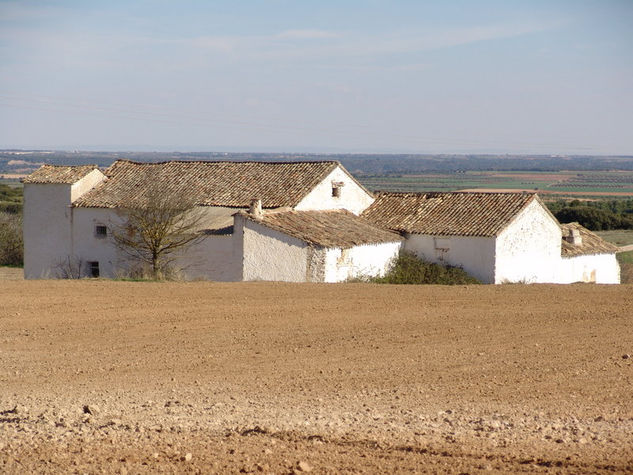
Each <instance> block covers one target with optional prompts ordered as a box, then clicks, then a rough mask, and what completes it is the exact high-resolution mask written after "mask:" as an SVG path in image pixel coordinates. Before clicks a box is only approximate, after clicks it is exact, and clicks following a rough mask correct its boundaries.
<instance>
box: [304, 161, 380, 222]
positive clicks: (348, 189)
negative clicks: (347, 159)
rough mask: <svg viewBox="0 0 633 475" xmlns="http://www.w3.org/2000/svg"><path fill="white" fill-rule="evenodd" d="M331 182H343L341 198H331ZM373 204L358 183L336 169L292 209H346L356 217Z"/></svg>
mask: <svg viewBox="0 0 633 475" xmlns="http://www.w3.org/2000/svg"><path fill="white" fill-rule="evenodd" d="M332 182H343V183H345V185H344V186H343V187H342V188H341V196H340V197H338V198H337V197H334V196H332ZM373 202H374V198H373V197H372V196H371V195H369V194H368V193H367V192H366V191H365V190H364V189H363V188H361V187H360V186H359V185H358V183H356V182H355V181H354V180H353V179H352V178H351V177H350V176H349V175H348V174H347V173H345V172H344V171H343V170H342V169H341V167H336V168H335V169H334V170H332V172H331V173H330V174H329V175H328V176H327V177H326V178H325V179H324V180H323V181H322V182H321V183H319V184H318V185H317V186H316V187H315V188H314V189H313V190H312V191H311V192H310V193H308V195H307V196H306V197H305V198H303V199H302V200H301V201H300V202H299V204H297V206H296V207H295V208H294V209H296V210H297V211H309V210H328V209H346V210H348V211H351V212H352V213H354V214H356V215H358V214H360V213H362V212H363V211H364V210H365V209H366V208H368V207H369V205H371V204H372V203H373Z"/></svg>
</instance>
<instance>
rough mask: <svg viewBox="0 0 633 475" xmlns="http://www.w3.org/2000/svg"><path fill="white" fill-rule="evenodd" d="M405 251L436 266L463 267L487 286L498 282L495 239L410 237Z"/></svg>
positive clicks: (411, 235) (425, 235)
mask: <svg viewBox="0 0 633 475" xmlns="http://www.w3.org/2000/svg"><path fill="white" fill-rule="evenodd" d="M406 237H407V240H406V241H405V243H404V250H405V251H408V252H412V253H413V254H415V255H417V256H418V257H420V258H422V259H424V260H426V261H428V262H434V263H436V264H442V265H451V266H457V267H462V268H463V269H464V270H465V271H466V272H467V273H468V274H470V275H472V276H473V277H475V278H477V279H479V280H480V281H481V282H483V283H485V284H492V283H494V282H495V264H494V263H495V239H494V238H486V237H465V236H430V235H427V234H408V235H407V236H406Z"/></svg>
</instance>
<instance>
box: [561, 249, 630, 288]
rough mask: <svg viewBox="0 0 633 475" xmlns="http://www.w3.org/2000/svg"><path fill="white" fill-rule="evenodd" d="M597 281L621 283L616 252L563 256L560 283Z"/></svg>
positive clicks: (601, 282) (598, 282) (597, 282)
mask: <svg viewBox="0 0 633 475" xmlns="http://www.w3.org/2000/svg"><path fill="white" fill-rule="evenodd" d="M574 282H595V283H596V284H619V283H620V265H619V264H618V261H617V259H616V257H615V254H593V255H583V256H574V257H563V258H561V261H560V265H559V270H558V283H560V284H571V283H574Z"/></svg>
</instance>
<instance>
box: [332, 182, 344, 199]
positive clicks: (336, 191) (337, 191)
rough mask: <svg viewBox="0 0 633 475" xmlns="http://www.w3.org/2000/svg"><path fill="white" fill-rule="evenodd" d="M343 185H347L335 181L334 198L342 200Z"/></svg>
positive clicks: (333, 186)
mask: <svg viewBox="0 0 633 475" xmlns="http://www.w3.org/2000/svg"><path fill="white" fill-rule="evenodd" d="M343 185H345V183H344V182H342V181H333V182H332V196H333V197H334V198H340V197H341V191H342V189H343Z"/></svg>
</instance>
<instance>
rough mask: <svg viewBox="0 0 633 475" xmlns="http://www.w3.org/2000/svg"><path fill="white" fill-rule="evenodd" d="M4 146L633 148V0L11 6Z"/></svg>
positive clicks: (1, 9)
mask: <svg viewBox="0 0 633 475" xmlns="http://www.w3.org/2000/svg"><path fill="white" fill-rule="evenodd" d="M0 148H29V149H31V148H36V149H50V148H53V149H64V150H74V149H78V150H115V151H124V150H146V151H153V150H156V151H236V152H240V151H253V152H256V151H261V152H322V153H525V154H537V153H538V154H589V155H591V154H629V155H631V154H633V0H595V1H586V0H523V1H518V0H478V1H471V0H468V1H458V0H445V1H439V0H438V1H430V0H428V1H424V0H411V1H407V0H391V1H387V0H364V1H361V0H358V1H351V0H350V1H348V0H217V1H215V0H208V1H194V0H178V1H176V0H172V1H166V0H108V1H105V0H103V1H73V0H51V1H4V0H0Z"/></svg>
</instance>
